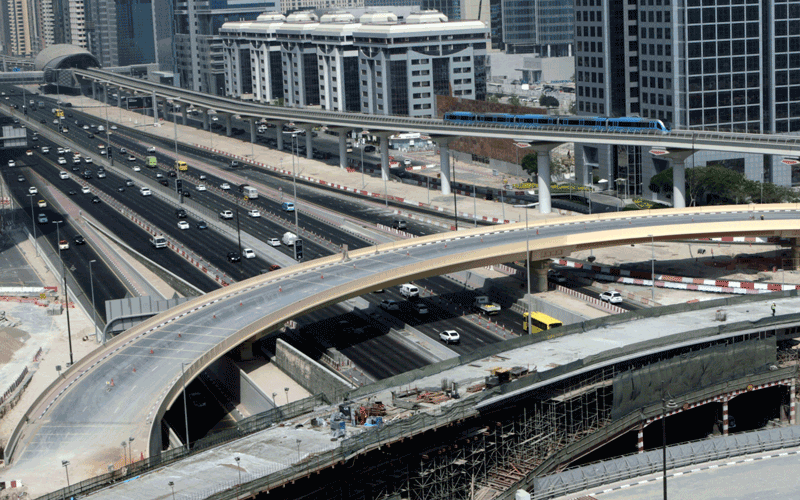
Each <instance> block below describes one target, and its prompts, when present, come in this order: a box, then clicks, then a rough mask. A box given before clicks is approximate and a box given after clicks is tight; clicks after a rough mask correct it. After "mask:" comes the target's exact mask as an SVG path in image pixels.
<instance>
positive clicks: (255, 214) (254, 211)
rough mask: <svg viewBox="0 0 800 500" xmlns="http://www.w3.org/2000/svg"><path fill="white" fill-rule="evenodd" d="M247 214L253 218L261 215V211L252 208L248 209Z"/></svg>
mask: <svg viewBox="0 0 800 500" xmlns="http://www.w3.org/2000/svg"><path fill="white" fill-rule="evenodd" d="M247 215H248V216H249V217H253V218H254V219H255V218H258V217H261V212H260V211H259V210H255V209H253V210H249V211H248V212H247Z"/></svg>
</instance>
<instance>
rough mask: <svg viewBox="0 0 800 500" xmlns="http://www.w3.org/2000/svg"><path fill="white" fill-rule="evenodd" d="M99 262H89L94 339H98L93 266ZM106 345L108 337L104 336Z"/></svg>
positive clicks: (93, 260)
mask: <svg viewBox="0 0 800 500" xmlns="http://www.w3.org/2000/svg"><path fill="white" fill-rule="evenodd" d="M95 262H97V260H95V259H92V260H90V261H89V287H90V288H91V289H92V320H93V321H94V338H95V339H96V338H97V306H95V303H94V274H93V273H92V264H94V263H95ZM105 343H106V336H105V334H104V335H103V344H104V345H105Z"/></svg>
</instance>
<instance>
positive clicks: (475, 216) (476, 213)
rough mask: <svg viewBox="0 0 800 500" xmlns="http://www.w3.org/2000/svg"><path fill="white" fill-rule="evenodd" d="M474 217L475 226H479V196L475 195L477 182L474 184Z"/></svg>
mask: <svg viewBox="0 0 800 500" xmlns="http://www.w3.org/2000/svg"><path fill="white" fill-rule="evenodd" d="M472 217H473V218H474V219H475V227H478V197H477V196H476V195H475V184H473V185H472Z"/></svg>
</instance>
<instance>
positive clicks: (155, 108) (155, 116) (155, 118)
mask: <svg viewBox="0 0 800 500" xmlns="http://www.w3.org/2000/svg"><path fill="white" fill-rule="evenodd" d="M157 121H158V98H157V97H156V91H155V90H154V91H153V123H155V122H157Z"/></svg>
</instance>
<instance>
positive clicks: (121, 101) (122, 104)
mask: <svg viewBox="0 0 800 500" xmlns="http://www.w3.org/2000/svg"><path fill="white" fill-rule="evenodd" d="M127 101H128V98H127V97H126V98H125V99H123V98H122V87H117V106H119V109H123V108H125V103H126V102H127Z"/></svg>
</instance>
